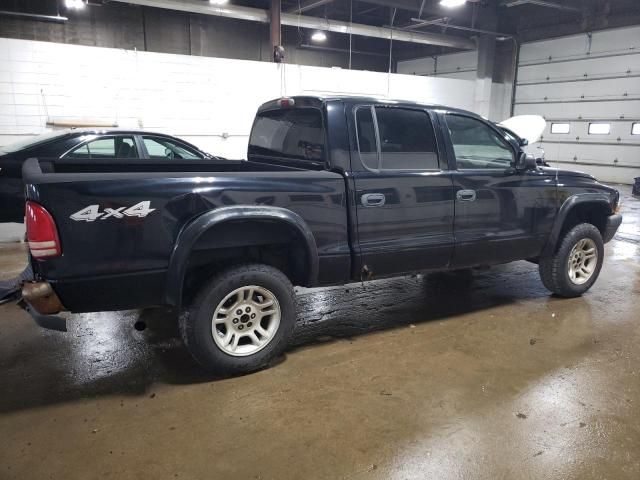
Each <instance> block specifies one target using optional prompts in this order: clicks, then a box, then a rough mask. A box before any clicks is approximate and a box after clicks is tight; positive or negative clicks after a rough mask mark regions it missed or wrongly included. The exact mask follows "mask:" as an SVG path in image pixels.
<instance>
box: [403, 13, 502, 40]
mask: <svg viewBox="0 0 640 480" xmlns="http://www.w3.org/2000/svg"><path fill="white" fill-rule="evenodd" d="M411 21H412V22H418V23H416V24H415V25H413V27H414V28H416V27H422V26H425V25H442V26H443V27H446V28H452V29H454V30H464V31H465V32H474V33H481V34H483V35H492V36H494V37H505V38H511V37H513V35H512V34H510V33H500V32H492V31H491V30H483V29H481V28H471V27H463V26H462V25H454V24H452V23H445V21H444V20H443V19H440V21H435V20H433V21H430V22H424V21H422V20H420V19H419V18H412V19H411ZM405 28H411V26H409V27H405Z"/></svg>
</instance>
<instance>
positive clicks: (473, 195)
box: [441, 112, 556, 268]
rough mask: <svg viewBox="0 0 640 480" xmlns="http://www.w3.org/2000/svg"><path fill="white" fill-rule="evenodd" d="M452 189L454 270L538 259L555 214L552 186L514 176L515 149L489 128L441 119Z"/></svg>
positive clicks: (540, 176)
mask: <svg viewBox="0 0 640 480" xmlns="http://www.w3.org/2000/svg"><path fill="white" fill-rule="evenodd" d="M441 122H442V123H443V125H446V128H444V129H443V130H444V131H445V133H446V134H448V135H446V142H447V146H448V151H449V155H450V156H449V164H450V165H452V166H453V165H455V170H453V171H452V176H453V185H454V189H455V223H454V234H455V242H456V245H455V251H454V255H453V262H452V266H453V267H457V268H460V267H468V266H474V265H483V264H486V265H490V264H495V263H501V262H508V261H511V260H518V259H524V258H529V257H535V256H537V255H538V254H539V252H540V250H541V249H542V246H543V245H544V242H545V241H546V239H547V237H548V234H549V232H550V229H551V225H552V223H553V219H554V216H555V211H556V195H555V181H554V179H553V177H552V176H550V175H549V174H547V173H545V172H542V171H538V170H535V171H526V172H518V171H517V170H516V169H515V168H514V164H515V163H514V162H515V157H516V155H517V153H518V151H517V148H516V147H515V145H513V144H511V143H510V142H508V141H507V140H506V139H505V137H504V135H503V134H502V133H501V132H500V130H498V129H497V128H495V127H494V126H493V125H491V124H489V123H488V122H485V121H484V120H481V119H479V118H477V117H474V116H471V115H465V114H464V113H459V112H455V113H453V112H452V113H446V114H442V117H441Z"/></svg>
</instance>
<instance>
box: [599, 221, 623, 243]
mask: <svg viewBox="0 0 640 480" xmlns="http://www.w3.org/2000/svg"><path fill="white" fill-rule="evenodd" d="M621 223H622V215H618V214H616V215H609V217H607V224H606V225H605V227H604V234H603V235H602V240H604V243H607V242H609V241H610V240H611V239H612V238H613V236H614V235H615V234H616V232H617V231H618V227H619V226H620V224H621Z"/></svg>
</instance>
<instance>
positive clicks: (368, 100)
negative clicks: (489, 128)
mask: <svg viewBox="0 0 640 480" xmlns="http://www.w3.org/2000/svg"><path fill="white" fill-rule="evenodd" d="M283 98H290V99H293V100H294V102H295V104H296V105H302V106H308V107H314V106H315V107H319V106H321V105H323V104H325V103H326V102H331V101H341V102H343V103H346V104H350V105H359V104H364V105H371V104H373V105H378V104H379V105H404V106H412V107H421V108H429V109H442V110H447V111H450V112H459V113H465V114H467V115H472V116H474V117H478V118H481V117H480V116H479V115H478V114H476V113H473V112H470V111H468V110H463V109H460V108H455V107H448V106H446V105H440V104H434V103H422V102H416V101H413V100H400V99H390V98H382V97H367V96H356V95H294V96H291V97H282V98H276V99H273V100H270V101H268V102H265V103H263V104H262V105H260V107H259V108H258V112H262V111H265V110H273V109H274V108H286V106H283V105H281V104H280V103H279V102H280V101H281V100H282V99H283Z"/></svg>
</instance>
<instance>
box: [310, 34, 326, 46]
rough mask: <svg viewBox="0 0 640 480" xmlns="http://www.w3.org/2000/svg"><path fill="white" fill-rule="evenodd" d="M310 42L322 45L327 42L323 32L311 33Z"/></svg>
mask: <svg viewBox="0 0 640 480" xmlns="http://www.w3.org/2000/svg"><path fill="white" fill-rule="evenodd" d="M311 40H312V41H314V42H318V43H322V42H326V41H327V34H326V33H324V32H320V31H318V32H313V35H311Z"/></svg>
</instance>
